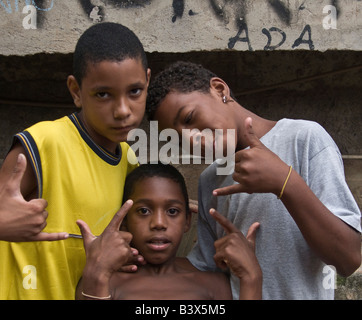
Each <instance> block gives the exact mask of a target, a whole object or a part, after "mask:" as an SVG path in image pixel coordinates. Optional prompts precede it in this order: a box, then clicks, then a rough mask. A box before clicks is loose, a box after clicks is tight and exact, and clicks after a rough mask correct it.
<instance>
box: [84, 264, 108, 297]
mask: <svg viewBox="0 0 362 320" xmlns="http://www.w3.org/2000/svg"><path fill="white" fill-rule="evenodd" d="M111 276H112V273H110V272H107V271H104V270H101V269H99V268H94V267H93V266H87V265H86V266H85V267H84V271H83V276H82V284H83V285H82V292H83V293H85V294H86V295H90V296H94V297H108V296H109V295H110V293H109V292H110V290H109V280H110V278H111ZM83 296H85V295H83Z"/></svg>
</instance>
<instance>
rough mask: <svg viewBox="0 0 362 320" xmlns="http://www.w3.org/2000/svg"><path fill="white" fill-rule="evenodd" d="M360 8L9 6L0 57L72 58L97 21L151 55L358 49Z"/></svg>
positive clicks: (225, 2) (246, 1)
mask: <svg viewBox="0 0 362 320" xmlns="http://www.w3.org/2000/svg"><path fill="white" fill-rule="evenodd" d="M26 5H30V6H26ZM331 5H332V6H331ZM361 9H362V2H361V1H359V0H193V1H191V0H143V1H142V0H132V1H131V0H103V1H100V0H77V1H56V0H38V1H35V0H24V1H20V0H8V1H6V2H5V1H0V30H1V32H2V33H1V37H2V38H1V42H2V46H1V47H0V54H4V55H12V54H20V55H24V54H34V53H39V52H47V53H55V52H57V53H69V52H72V51H73V48H74V46H75V43H76V41H77V39H78V38H79V36H80V34H81V33H82V32H83V31H84V30H85V29H87V28H88V27H89V26H90V25H91V24H92V23H96V22H101V21H114V22H120V23H123V24H125V25H127V26H128V27H130V28H131V29H132V30H134V31H135V32H136V34H138V35H139V37H140V39H141V41H142V43H144V45H145V47H146V49H147V51H149V52H157V51H158V52H189V51H195V50H197V51H198V50H227V49H234V50H243V51H245V50H264V49H267V50H271V49H279V50H294V49H303V50H304V49H307V50H312V49H314V50H320V51H325V50H328V49H338V50H361V48H362V43H361V41H359V39H360V34H361V29H362V19H361V16H362V12H361ZM33 28H34V29H33ZM180 44H181V45H180Z"/></svg>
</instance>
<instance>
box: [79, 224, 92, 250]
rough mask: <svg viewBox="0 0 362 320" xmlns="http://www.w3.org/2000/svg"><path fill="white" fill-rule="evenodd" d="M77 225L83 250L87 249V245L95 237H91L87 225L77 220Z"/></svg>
mask: <svg viewBox="0 0 362 320" xmlns="http://www.w3.org/2000/svg"><path fill="white" fill-rule="evenodd" d="M77 225H78V227H79V229H80V233H81V234H82V237H83V243H84V249H87V247H88V245H89V244H90V243H91V242H92V241H93V240H94V239H95V238H96V236H94V235H93V233H92V231H91V230H90V228H89V226H88V224H87V223H86V222H84V221H83V220H77Z"/></svg>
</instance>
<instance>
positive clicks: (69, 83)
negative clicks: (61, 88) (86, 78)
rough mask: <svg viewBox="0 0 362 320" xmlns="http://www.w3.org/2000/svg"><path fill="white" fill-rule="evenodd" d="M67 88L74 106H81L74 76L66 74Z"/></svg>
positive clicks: (78, 89) (78, 87)
mask: <svg viewBox="0 0 362 320" xmlns="http://www.w3.org/2000/svg"><path fill="white" fill-rule="evenodd" d="M67 86H68V90H69V92H70V94H71V96H72V98H73V101H74V104H75V105H76V107H78V108H81V107H82V99H81V95H80V86H79V84H78V81H77V80H76V79H75V77H74V76H68V79H67Z"/></svg>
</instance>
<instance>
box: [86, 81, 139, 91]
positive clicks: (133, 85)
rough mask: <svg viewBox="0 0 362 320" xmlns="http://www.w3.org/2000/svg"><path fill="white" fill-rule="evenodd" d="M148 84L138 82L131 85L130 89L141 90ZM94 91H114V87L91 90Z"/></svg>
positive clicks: (96, 87)
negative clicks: (140, 88)
mask: <svg viewBox="0 0 362 320" xmlns="http://www.w3.org/2000/svg"><path fill="white" fill-rule="evenodd" d="M145 85H146V84H145V83H144V82H141V81H138V82H135V83H132V84H130V85H129V86H128V87H130V88H139V87H144V86H145ZM91 90H92V91H108V90H112V87H109V86H108V87H107V86H95V87H93V88H91Z"/></svg>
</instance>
